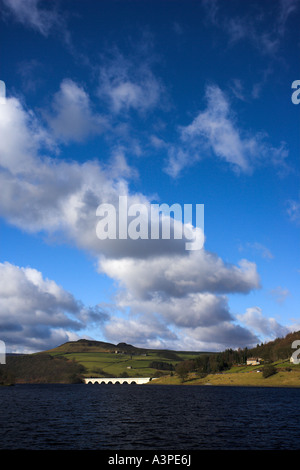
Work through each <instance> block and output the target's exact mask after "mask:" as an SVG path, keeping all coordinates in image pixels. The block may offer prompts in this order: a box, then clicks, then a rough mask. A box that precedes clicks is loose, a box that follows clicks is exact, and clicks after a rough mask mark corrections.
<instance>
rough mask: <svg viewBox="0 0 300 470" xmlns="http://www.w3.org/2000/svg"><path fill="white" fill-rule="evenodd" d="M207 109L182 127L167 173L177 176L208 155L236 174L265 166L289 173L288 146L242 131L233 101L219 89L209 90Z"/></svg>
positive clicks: (208, 88)
mask: <svg viewBox="0 0 300 470" xmlns="http://www.w3.org/2000/svg"><path fill="white" fill-rule="evenodd" d="M206 101H207V107H206V109H205V110H204V111H200V112H199V113H198V115H197V116H196V117H195V118H194V119H193V121H192V122H191V123H190V124H188V125H187V126H182V127H181V128H180V143H179V144H178V146H176V147H175V150H174V147H172V148H171V150H170V153H169V160H168V164H167V166H166V172H167V173H168V174H169V175H170V176H172V177H176V176H178V175H179V174H180V172H181V171H182V169H183V168H184V167H185V166H186V164H188V165H191V164H193V163H195V161H197V160H199V159H200V158H203V157H205V156H207V155H212V156H215V157H217V158H219V159H220V160H221V161H224V162H226V163H228V164H229V165H230V166H231V167H232V168H233V170H234V171H237V172H242V173H246V174H247V173H248V174H251V173H252V172H253V170H254V168H255V167H256V166H258V165H261V164H264V165H265V164H269V163H270V162H271V164H273V165H274V166H275V167H277V168H279V169H284V170H285V171H286V170H287V165H286V158H287V157H288V150H287V148H286V145H285V143H281V144H280V146H279V147H273V146H272V145H271V144H270V143H268V142H267V140H266V136H265V135H264V134H263V133H256V134H251V133H249V132H245V131H244V130H243V129H240V128H239V126H238V124H237V120H236V116H235V114H234V113H233V111H232V109H231V105H230V101H229V98H228V97H227V96H226V94H225V93H224V92H223V91H222V90H221V89H220V88H219V87H218V86H217V85H210V86H208V87H207V88H206Z"/></svg>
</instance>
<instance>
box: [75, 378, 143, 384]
mask: <svg viewBox="0 0 300 470" xmlns="http://www.w3.org/2000/svg"><path fill="white" fill-rule="evenodd" d="M151 380H152V378H151V377H121V378H120V377H109V378H105V377H89V378H86V379H84V381H85V383H86V384H94V385H104V384H105V385H107V384H114V385H117V384H120V385H121V384H137V385H142V384H146V383H148V382H150V381H151Z"/></svg>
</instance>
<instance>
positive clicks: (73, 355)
mask: <svg viewBox="0 0 300 470" xmlns="http://www.w3.org/2000/svg"><path fill="white" fill-rule="evenodd" d="M38 354H40V355H41V354H50V355H51V356H53V357H64V358H67V359H69V360H70V359H71V360H75V361H76V362H77V363H79V364H81V365H82V366H83V367H84V368H85V371H84V374H83V375H84V376H85V377H91V376H94V377H95V376H96V377H127V376H128V377H159V376H161V375H166V374H168V373H170V372H173V371H175V368H176V366H177V364H178V363H180V362H182V361H184V360H188V359H195V358H196V357H198V356H199V355H201V354H204V353H201V352H178V351H171V350H156V349H143V348H137V347H135V346H132V345H130V344H126V343H119V344H117V345H114V344H111V343H105V342H101V341H90V340H85V339H81V340H79V341H70V342H67V343H64V344H62V345H61V346H58V347H57V348H54V349H51V350H48V351H45V352H42V353H38Z"/></svg>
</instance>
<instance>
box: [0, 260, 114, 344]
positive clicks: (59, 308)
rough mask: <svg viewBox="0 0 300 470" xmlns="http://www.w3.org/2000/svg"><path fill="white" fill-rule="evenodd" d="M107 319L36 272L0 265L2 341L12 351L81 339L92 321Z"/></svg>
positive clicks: (5, 264) (100, 321)
mask: <svg viewBox="0 0 300 470" xmlns="http://www.w3.org/2000/svg"><path fill="white" fill-rule="evenodd" d="M104 320H107V315H106V314H104V313H102V312H101V311H100V310H99V309H98V308H97V307H95V308H94V309H90V308H86V307H85V306H84V305H82V303H81V302H80V301H78V300H76V299H75V298H74V297H73V295H72V294H70V293H69V292H67V291H65V290H64V289H63V288H62V287H61V286H59V285H57V284H56V283H55V282H54V281H53V280H49V279H44V278H43V276H42V273H41V272H39V271H37V270H36V269H32V268H29V267H27V268H24V267H19V266H15V265H12V264H10V263H1V264H0V322H1V338H2V340H4V341H5V342H6V343H7V344H9V349H10V351H13V350H16V349H17V350H19V351H20V347H21V348H22V349H23V350H26V351H29V350H31V351H36V350H45V349H48V348H50V347H54V346H57V344H58V343H57V341H58V340H59V341H62V340H63V341H68V340H69V338H78V336H77V333H78V332H79V331H80V330H81V329H83V328H84V327H85V326H86V325H87V324H88V323H89V322H91V323H95V324H98V326H99V325H101V324H102V323H103V321H104ZM37 338H38V339H37ZM24 348H25V349H24Z"/></svg>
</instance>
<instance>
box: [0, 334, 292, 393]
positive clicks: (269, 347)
mask: <svg viewBox="0 0 300 470" xmlns="http://www.w3.org/2000/svg"><path fill="white" fill-rule="evenodd" d="M296 340H300V331H297V332H294V333H290V334H288V335H287V336H286V337H284V338H277V339H276V340H274V341H270V342H268V343H264V344H260V345H257V346H256V347H255V348H253V349H248V348H244V349H238V350H233V349H227V350H225V351H222V352H217V353H211V352H203V351H202V352H197V351H194V352H191V351H172V350H157V349H142V348H137V347H135V346H132V345H130V344H126V343H119V344H117V345H115V344H111V343H105V342H101V341H91V340H86V339H81V340H79V341H70V342H67V343H64V344H62V345H60V346H58V347H57V348H54V349H51V350H48V351H42V352H39V353H35V354H22V355H7V363H6V364H5V365H3V364H2V365H0V385H1V384H2V385H9V384H11V383H79V382H82V381H83V379H84V378H85V377H152V378H154V377H155V378H157V380H154V381H152V382H151V384H155V383H161V384H189V385H207V384H211V385H245V386H250V385H257V386H296V387H300V364H293V363H291V362H290V357H291V356H292V354H293V353H294V352H295V351H296V350H295V349H293V348H292V343H293V342H294V341H296ZM298 349H299V348H298ZM299 356H300V354H299ZM250 357H255V358H259V359H260V364H259V365H253V366H249V365H247V358H250ZM299 358H300V357H299Z"/></svg>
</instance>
